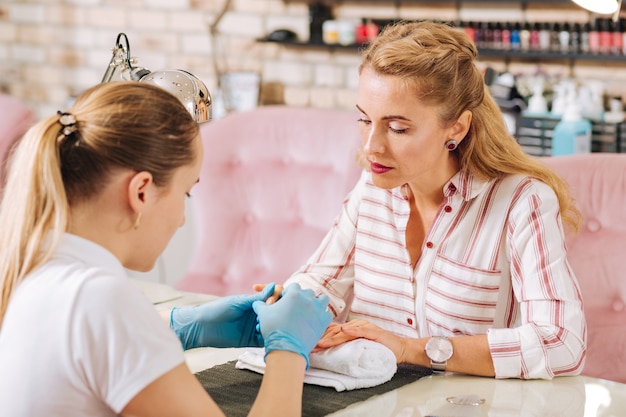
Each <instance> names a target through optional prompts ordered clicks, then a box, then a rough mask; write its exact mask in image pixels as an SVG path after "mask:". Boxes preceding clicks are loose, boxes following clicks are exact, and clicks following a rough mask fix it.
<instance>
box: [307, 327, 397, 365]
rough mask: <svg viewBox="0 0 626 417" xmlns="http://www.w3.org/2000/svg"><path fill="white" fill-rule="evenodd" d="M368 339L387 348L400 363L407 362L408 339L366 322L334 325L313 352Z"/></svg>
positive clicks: (328, 329) (327, 330)
mask: <svg viewBox="0 0 626 417" xmlns="http://www.w3.org/2000/svg"><path fill="white" fill-rule="evenodd" d="M359 338H363V339H368V340H373V341H375V342H378V343H380V344H383V345H385V346H387V347H388V348H389V349H390V350H391V351H392V352H393V353H394V354H395V355H396V361H397V362H398V363H403V362H406V339H404V338H403V337H400V336H398V335H395V334H393V333H391V332H389V331H387V330H384V329H381V328H380V327H378V326H376V325H375V324H372V323H370V322H368V321H366V320H351V321H349V322H347V323H344V324H337V323H332V324H331V325H330V326H328V328H327V329H326V332H325V333H324V335H323V336H322V338H321V339H320V341H319V342H318V343H317V346H316V347H315V349H314V350H313V352H316V351H320V350H323V349H328V348H330V347H333V346H337V345H340V344H342V343H345V342H349V341H350V340H354V339H359Z"/></svg>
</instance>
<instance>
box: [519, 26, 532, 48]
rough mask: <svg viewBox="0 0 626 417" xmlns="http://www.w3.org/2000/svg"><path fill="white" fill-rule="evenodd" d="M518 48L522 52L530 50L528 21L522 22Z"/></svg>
mask: <svg viewBox="0 0 626 417" xmlns="http://www.w3.org/2000/svg"><path fill="white" fill-rule="evenodd" d="M519 40H520V49H521V50H522V51H524V52H526V51H528V50H530V23H528V22H526V23H524V26H523V27H522V30H521V31H520V33H519Z"/></svg>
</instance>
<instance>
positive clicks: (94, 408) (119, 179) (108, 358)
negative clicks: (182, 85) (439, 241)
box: [0, 82, 331, 417]
mask: <svg viewBox="0 0 626 417" xmlns="http://www.w3.org/2000/svg"><path fill="white" fill-rule="evenodd" d="M203 152H204V151H203V146H202V141H201V137H200V133H199V128H198V125H197V123H196V122H195V121H194V120H193V118H192V116H191V115H190V114H189V113H188V112H187V109H186V108H185V107H184V105H183V104H182V103H181V102H180V101H179V100H178V99H177V98H176V97H175V96H173V95H172V94H170V93H168V92H167V91H165V90H163V89H161V88H160V87H156V86H151V85H148V84H142V83H138V82H115V83H104V84H100V85H98V86H96V87H93V88H91V89H89V90H87V91H85V92H84V93H83V94H81V95H80V96H79V97H78V98H77V99H76V101H75V103H74V104H73V105H72V107H71V108H70V109H69V110H68V111H66V112H58V113H57V114H55V115H53V116H51V117H48V118H46V119H44V120H41V121H40V122H39V123H37V124H36V125H35V126H33V127H32V128H31V129H30V130H29V131H28V132H27V133H26V135H25V136H24V137H23V138H22V139H21V140H20V142H19V144H18V145H17V147H16V148H15V150H14V152H13V154H12V155H11V157H10V171H9V174H8V178H7V183H6V186H5V188H4V192H3V198H2V202H1V205H0V230H1V231H2V232H1V233H0V295H1V297H0V410H2V415H7V416H14V417H22V416H43V415H45V416H58V417H72V416H77V417H78V416H115V415H122V416H131V415H132V416H173V415H180V416H196V415H197V416H200V415H223V414H222V412H221V411H220V410H219V408H218V406H217V405H216V403H215V402H214V401H213V400H212V399H211V398H210V397H209V396H208V395H207V393H206V391H205V390H204V388H203V387H202V385H200V383H199V382H198V380H197V379H196V378H195V376H194V375H193V374H192V373H191V372H190V371H189V369H188V368H187V366H186V364H185V359H184V355H183V349H189V348H193V347H199V346H216V347H231V346H232V347H235V346H265V351H266V361H267V370H266V374H265V376H264V379H263V383H262V385H261V389H260V392H259V395H258V397H257V401H256V402H255V404H254V405H253V407H252V409H251V410H250V415H268V416H269V415H271V416H277V415H289V416H292V415H296V414H299V413H300V411H301V396H302V383H303V379H304V371H305V367H306V366H307V361H308V354H309V353H310V351H311V349H312V348H313V347H314V346H315V344H316V343H317V341H318V340H319V338H320V336H321V335H322V333H323V332H324V330H325V329H326V327H327V326H328V324H329V323H330V320H331V317H330V314H329V313H328V312H327V311H326V307H327V305H328V298H327V297H325V296H320V297H316V296H315V294H314V293H313V292H312V291H310V290H301V289H300V288H299V287H298V286H297V285H294V286H291V287H289V288H287V290H286V293H287V294H286V296H283V297H282V299H281V302H278V303H276V305H275V306H274V305H271V306H267V305H266V304H265V303H264V302H263V301H264V300H266V299H267V298H268V297H269V296H270V295H271V294H272V291H273V286H268V288H267V289H266V290H265V291H263V292H261V293H258V294H252V295H241V296H231V297H224V298H221V299H218V300H216V301H212V302H209V303H205V304H203V305H200V306H192V307H183V308H178V309H176V308H175V309H172V311H169V312H166V313H167V314H166V317H165V318H166V319H167V321H168V322H169V327H170V328H168V326H167V324H166V323H164V322H163V320H162V318H161V317H159V314H158V313H157V311H156V309H155V308H154V306H152V304H150V302H149V301H148V300H147V299H146V298H145V296H144V295H143V294H142V293H141V292H140V291H139V290H138V289H137V288H136V287H135V286H134V284H132V283H131V282H130V281H129V280H128V279H127V276H126V274H125V269H124V268H128V269H132V270H137V271H148V270H150V269H151V268H152V267H153V265H154V263H155V262H156V260H157V258H158V256H159V255H160V254H161V252H162V251H163V250H164V249H165V247H166V245H167V243H168V241H169V240H170V238H171V237H172V235H173V234H174V232H175V231H176V230H177V229H178V228H179V227H180V226H182V225H183V223H184V221H185V217H184V207H185V198H187V197H189V193H190V192H191V189H192V188H193V186H194V185H195V184H196V183H197V182H198V181H199V179H198V175H199V172H200V166H201V164H202V159H203ZM283 300H284V301H283ZM181 344H182V346H181Z"/></svg>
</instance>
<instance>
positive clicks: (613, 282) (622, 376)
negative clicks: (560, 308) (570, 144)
mask: <svg viewBox="0 0 626 417" xmlns="http://www.w3.org/2000/svg"><path fill="white" fill-rule="evenodd" d="M545 161H546V162H547V164H548V165H549V166H551V167H552V168H553V169H554V170H556V172H557V173H559V174H560V175H561V176H562V177H563V178H564V179H565V180H566V181H567V182H568V183H569V184H570V187H571V189H572V192H573V194H574V197H575V199H576V206H577V207H578V208H579V210H580V211H581V212H582V214H583V223H582V226H581V228H580V231H579V233H578V234H576V235H575V236H571V235H570V236H568V239H567V247H568V251H569V252H568V258H569V260H570V263H571V264H572V268H573V269H574V271H575V273H576V276H577V278H578V281H579V283H580V286H581V291H582V294H583V299H584V302H585V315H586V317H587V326H588V332H589V333H588V346H587V347H588V351H587V362H586V364H585V368H584V371H583V373H584V374H585V375H591V376H595V377H600V378H605V379H610V380H614V381H620V382H624V383H626V272H625V271H626V268H625V267H624V265H625V263H624V260H625V259H626V210H625V208H626V154H608V153H594V154H589V155H575V156H567V157H565V156H562V157H553V158H545Z"/></svg>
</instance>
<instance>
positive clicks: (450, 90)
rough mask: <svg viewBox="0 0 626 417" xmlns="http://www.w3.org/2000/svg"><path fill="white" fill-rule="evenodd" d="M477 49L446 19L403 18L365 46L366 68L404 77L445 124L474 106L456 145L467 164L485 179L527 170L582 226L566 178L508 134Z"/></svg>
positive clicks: (569, 219)
mask: <svg viewBox="0 0 626 417" xmlns="http://www.w3.org/2000/svg"><path fill="white" fill-rule="evenodd" d="M477 55H478V52H477V50H476V46H475V45H474V43H473V42H472V41H471V40H470V38H469V37H468V36H467V35H466V34H465V33H463V32H462V31H459V30H457V29H455V28H453V27H450V26H448V25H446V24H443V23H433V22H427V21H425V22H417V23H415V22H398V23H396V24H394V25H390V26H388V27H386V28H385V29H384V30H383V31H382V33H381V34H380V35H379V36H378V38H377V39H375V40H374V41H373V42H372V44H371V45H370V46H369V47H368V48H367V49H366V50H365V51H364V53H363V63H362V64H361V70H362V69H363V68H364V67H368V68H370V69H372V70H373V71H374V72H376V73H378V74H382V75H390V76H394V77H400V78H401V79H403V80H404V81H405V82H406V84H407V86H408V87H409V88H412V89H413V90H414V91H415V94H416V96H417V97H418V98H419V99H420V100H421V101H422V102H424V103H426V104H429V105H433V106H436V107H437V108H438V110H439V118H440V120H441V123H442V126H448V125H449V124H451V123H453V122H454V121H456V120H457V119H458V118H459V117H460V116H461V114H462V113H463V112H464V111H465V110H469V111H471V112H472V122H471V126H470V129H469V132H468V134H467V136H466V137H465V138H464V140H463V141H462V142H461V143H460V144H459V146H458V148H457V150H456V151H455V152H458V156H459V161H460V163H461V167H462V169H466V170H468V171H469V172H471V173H472V174H473V175H475V176H477V177H479V178H482V179H493V178H498V177H501V176H504V175H508V174H523V175H528V176H530V177H533V178H536V179H538V180H540V181H543V182H545V183H546V184H548V185H549V186H550V187H551V188H552V189H553V190H554V192H555V193H556V196H557V198H558V201H559V206H560V210H561V214H562V217H563V221H564V223H565V224H567V225H568V226H570V227H571V228H572V229H573V231H577V230H578V225H579V223H580V213H579V211H578V210H577V209H576V207H575V206H574V204H573V200H572V197H571V195H570V192H569V187H568V185H567V183H566V182H565V181H563V180H562V179H561V178H560V177H559V176H558V175H557V174H556V173H555V172H553V171H552V170H551V169H550V168H548V167H547V166H546V165H545V164H544V163H542V162H541V161H540V160H538V159H537V158H534V157H531V156H529V155H528V154H527V153H526V152H524V150H523V149H522V148H521V147H520V146H519V144H518V143H517V141H516V140H515V138H513V137H512V136H511V135H510V134H509V132H508V129H507V126H506V123H505V122H504V118H503V117H502V113H501V111H500V108H499V107H498V105H497V104H496V102H495V101H494V99H493V98H492V96H491V94H490V92H489V90H488V88H487V87H486V85H485V82H484V78H483V74H482V73H481V72H480V70H479V69H478V67H477V66H476V63H475V61H476V58H477Z"/></svg>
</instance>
